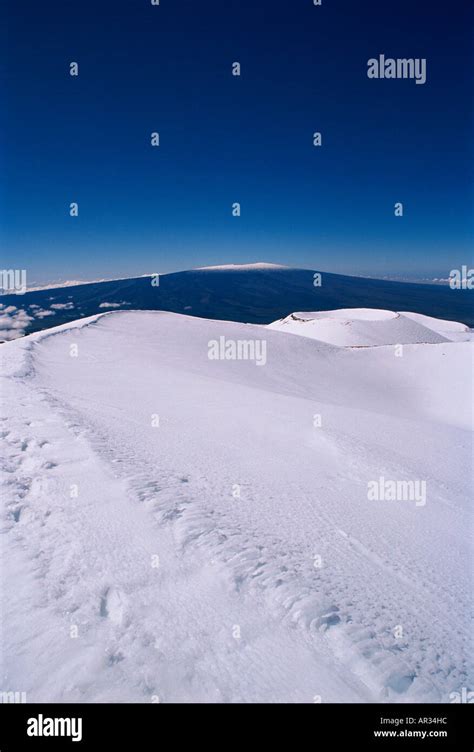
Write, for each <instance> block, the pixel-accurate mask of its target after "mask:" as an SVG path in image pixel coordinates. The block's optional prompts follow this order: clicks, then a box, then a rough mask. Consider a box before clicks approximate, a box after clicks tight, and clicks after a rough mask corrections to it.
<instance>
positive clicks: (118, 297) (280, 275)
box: [0, 262, 474, 340]
mask: <svg viewBox="0 0 474 752" xmlns="http://www.w3.org/2000/svg"><path fill="white" fill-rule="evenodd" d="M318 274H319V272H314V271H312V270H309V269H292V268H290V267H285V266H279V265H278V264H269V263H266V262H259V263H257V264H235V265H234V264H229V265H224V266H217V267H204V268H202V269H194V270H190V271H184V272H176V273H173V274H163V275H149V276H142V277H137V278H133V279H114V280H108V281H100V282H89V283H84V284H78V285H73V286H60V287H57V288H55V289H51V288H47V289H41V290H32V291H30V292H26V293H25V294H23V295H19V294H18V295H17V294H15V295H13V294H10V295H3V296H1V297H0V325H1V330H0V340H2V339H3V340H8V339H14V338H17V337H20V336H23V334H25V333H26V334H31V333H33V332H36V331H41V330H42V329H46V328H50V327H53V326H57V325H59V324H63V323H66V322H68V321H75V320H76V319H78V318H87V317H88V316H93V315H95V314H97V313H101V312H102V311H103V310H104V308H110V309H112V308H115V309H123V310H161V311H171V312H174V313H183V314H186V315H190V316H199V317H202V318H212V319H219V320H225V321H240V322H242V323H251V324H270V323H271V322H274V321H276V320H278V319H280V318H282V317H286V316H288V315H289V314H291V313H293V312H294V311H332V310H334V309H341V308H357V309H360V308H371V309H374V308H379V309H389V310H390V311H393V312H395V311H413V312H415V314H421V315H425V316H431V317H433V316H434V317H437V318H443V319H445V320H452V321H459V322H462V323H463V324H464V325H467V326H474V315H473V309H472V303H471V298H470V297H469V296H470V294H471V291H470V290H451V289H450V288H449V286H446V287H440V286H436V285H426V284H410V283H402V282H391V281H387V280H379V279H364V278H362V277H347V276H343V275H340V274H330V273H328V272H322V273H320V274H321V276H320V279H319V278H315V275H316V277H317V275H318ZM319 283H320V284H319ZM10 323H11V326H9V324H10ZM418 323H419V322H418ZM394 328H395V327H394Z"/></svg>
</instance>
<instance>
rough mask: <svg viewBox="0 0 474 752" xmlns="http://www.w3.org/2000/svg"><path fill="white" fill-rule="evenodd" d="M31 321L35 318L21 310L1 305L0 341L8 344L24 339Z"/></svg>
mask: <svg viewBox="0 0 474 752" xmlns="http://www.w3.org/2000/svg"><path fill="white" fill-rule="evenodd" d="M30 321H33V317H32V316H29V315H28V314H27V313H26V311H24V310H22V309H21V308H20V309H18V308H16V307H15V306H7V307H6V308H5V306H3V305H0V340H2V341H4V342H8V341H10V340H12V339H18V337H22V336H23V335H24V333H25V329H26V328H27V327H28V325H29V323H30Z"/></svg>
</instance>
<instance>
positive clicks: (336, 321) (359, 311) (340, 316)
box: [268, 308, 472, 347]
mask: <svg viewBox="0 0 474 752" xmlns="http://www.w3.org/2000/svg"><path fill="white" fill-rule="evenodd" d="M268 328H269V329H276V330H280V331H282V332H287V333H289V334H300V335H301V336H303V337H311V339H317V340H320V341H321V342H330V343H332V344H334V345H339V346H342V347H367V346H373V345H396V344H415V343H431V344H435V343H439V342H447V341H453V340H457V341H463V340H469V339H470V338H471V337H472V334H471V333H470V330H469V328H468V327H467V326H465V325H464V324H460V323H458V322H456V321H443V320H441V319H434V318H432V317H431V316H423V315H421V314H417V313H394V312H393V311H384V310H379V309H376V308H346V309H338V310H336V311H313V312H306V313H292V314H290V315H289V316H286V318H283V319H279V320H278V321H274V322H273V323H272V324H269V325H268Z"/></svg>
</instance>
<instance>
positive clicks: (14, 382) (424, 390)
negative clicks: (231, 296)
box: [0, 312, 473, 703]
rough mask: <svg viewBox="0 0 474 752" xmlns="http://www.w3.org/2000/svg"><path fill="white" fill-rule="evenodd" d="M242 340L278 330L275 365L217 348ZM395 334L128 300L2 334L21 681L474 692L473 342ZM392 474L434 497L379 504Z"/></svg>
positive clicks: (107, 690)
mask: <svg viewBox="0 0 474 752" xmlns="http://www.w3.org/2000/svg"><path fill="white" fill-rule="evenodd" d="M305 315H308V314H305ZM311 315H312V314H311ZM341 315H342V314H341ZM325 316H326V317H327V314H325ZM345 316H346V314H344V315H342V319H341V318H340V317H339V318H338V319H337V320H336V317H333V319H332V323H334V322H336V323H337V324H339V323H340V322H341V321H346V317H345ZM322 321H324V319H322ZM357 321H358V323H360V324H361V325H362V324H363V325H364V326H367V327H371V326H376V325H379V324H380V325H381V326H386V327H389V326H393V325H398V326H399V327H400V326H402V329H400V328H399V329H398V330H397V332H398V333H403V332H404V333H405V335H406V336H408V334H409V333H410V332H411V333H412V334H413V335H414V336H416V337H417V338H418V334H419V332H420V328H421V329H422V330H423V332H424V329H425V328H426V327H423V326H422V325H421V324H419V322H416V321H410V319H409V317H406V316H404V317H401V316H398V315H395V316H388V315H387V316H382V317H381V318H376V319H375V320H374V319H371V318H369V317H368V316H366V315H365V314H364V318H363V320H361V318H359V319H358V320H357ZM397 322H398V324H397ZM296 323H297V325H298V326H299V322H296ZM319 323H320V320H318V319H315V325H317V324H319ZM354 323H355V319H354ZM301 326H302V327H306V326H311V323H309V324H307V323H303V324H301ZM409 326H410V327H411V326H414V327H415V328H409ZM426 331H427V332H428V331H430V330H428V329H426ZM391 332H392V330H391V329H387V330H386V332H385V333H386V334H387V335H388V334H390V333H391ZM363 334H364V336H369V335H368V334H367V331H366V330H364V332H363ZM431 334H432V335H433V336H434V337H436V334H435V333H434V332H433V331H431ZM221 336H224V337H226V339H227V340H233V341H235V340H251V339H252V338H257V339H262V338H264V339H265V341H266V345H267V362H266V365H265V366H264V367H261V368H258V367H256V366H255V363H254V362H251V361H245V360H240V361H238V360H233V361H232V360H222V361H215V360H209V358H208V343H209V341H211V340H216V339H219V337H221ZM370 336H371V337H372V335H370ZM381 336H382V333H381V332H379V331H378V330H377V336H375V334H374V335H373V337H374V338H375V339H377V345H378V346H376V347H363V348H360V349H359V348H355V349H350V348H349V349H344V348H341V347H338V346H335V345H334V344H328V343H324V342H318V341H314V340H313V339H311V338H307V337H297V336H294V335H290V334H288V335H287V334H285V332H284V331H275V330H272V328H268V327H263V326H256V325H244V324H238V323H229V322H220V321H212V320H206V319H198V318H192V317H187V316H181V315H177V314H170V313H159V312H110V313H106V314H102V315H99V316H95V317H91V318H89V319H83V320H81V321H78V322H73V323H68V324H65V325H63V326H60V327H57V328H55V329H51V330H49V331H47V332H41V333H38V334H33V335H30V336H28V337H25V338H23V339H21V340H15V341H12V342H7V343H5V344H4V345H2V347H1V348H0V358H1V365H0V368H1V373H2V379H1V389H2V398H3V399H2V403H3V414H2V417H1V426H0V428H1V431H2V437H3V444H4V448H5V451H4V453H3V455H4V460H3V467H2V471H3V472H2V506H3V512H2V532H3V536H2V582H3V585H4V598H3V602H4V609H3V613H2V617H1V618H2V624H1V626H2V645H3V648H2V666H1V675H2V682H3V686H2V690H4V691H7V690H12V691H26V693H27V700H28V701H29V702H41V701H46V702H49V701H78V702H101V701H117V702H126V701H130V702H156V701H157V700H158V699H159V700H160V701H161V702H167V701H168V702H170V701H185V702H206V701H215V702H238V701H241V702H255V701H268V702H296V701H301V702H309V703H312V702H314V701H315V699H316V701H318V699H319V698H320V699H321V701H322V702H331V701H333V702H334V701H335V702H370V701H376V702H407V701H417V702H423V701H434V702H449V701H450V693H451V692H454V691H461V689H462V687H468V688H469V687H472V684H473V672H472V665H471V664H470V663H469V654H470V648H471V642H470V629H469V627H470V625H469V622H468V616H467V609H466V604H467V603H468V602H469V593H470V577H469V566H468V562H469V561H470V560H471V559H472V548H471V542H470V530H472V519H471V516H470V515H471V509H470V498H471V495H472V481H471V473H470V468H471V466H472V465H471V454H470V448H471V434H470V429H471V420H472V418H471V408H472V397H471V378H472V365H471V364H472V360H471V358H472V345H471V344H470V343H468V342H449V341H445V340H444V338H442V337H441V338H440V339H441V341H433V340H431V341H430V344H419V343H418V339H417V343H416V344H405V345H404V348H403V355H402V357H399V356H397V355H396V352H397V351H396V348H394V347H393V346H387V345H385V346H381V343H380V341H379V340H380V337H381ZM338 344H340V343H338ZM76 348H77V349H76ZM75 352H77V357H76V356H74V355H73V354H72V353H75ZM318 416H320V419H319V420H318V419H317V418H318ZM381 476H383V477H385V478H389V479H395V480H398V479H400V480H406V479H419V480H424V481H426V488H427V494H426V504H424V505H417V504H415V502H414V501H373V500H372V501H369V500H368V496H367V486H368V483H369V482H371V481H373V480H378V479H379V478H380V477H381ZM76 491H77V493H76Z"/></svg>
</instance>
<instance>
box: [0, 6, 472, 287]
mask: <svg viewBox="0 0 474 752" xmlns="http://www.w3.org/2000/svg"><path fill="white" fill-rule="evenodd" d="M469 5H470V3H469V2H468V1H467V0H464V1H463V2H461V0H459V1H458V2H456V1H454V2H453V0H451V2H450V3H442V2H432V1H431V2H429V1H428V0H416V2H415V1H414V0H398V1H397V2H390V3H389V2H384V1H383V0H339V1H337V0H323V5H322V6H321V7H314V6H313V4H312V0H240V2H239V1H238V0H225V1H224V0H161V4H160V6H159V7H154V6H152V5H151V3H150V0H129V1H128V2H126V1H125V0H95V2H92V0H81V2H77V1H74V2H67V1H66V0H57V1H56V2H51V0H42V1H41V2H35V1H33V0H22V1H21V2H19V0H7V2H4V3H3V5H2V8H3V10H2V15H4V14H8V17H9V20H8V21H7V25H6V29H5V28H4V30H3V31H2V46H4V47H5V49H6V57H5V58H4V60H3V62H2V68H1V82H2V89H3V93H2V99H3V105H4V106H3V107H2V110H5V109H6V110H7V112H8V115H7V117H6V121H4V123H3V126H2V143H1V146H2V148H1V158H2V175H3V177H2V178H1V180H0V189H1V194H0V199H1V207H2V216H3V220H2V226H1V235H0V240H1V244H2V261H1V264H2V268H10V267H12V268H26V269H27V270H28V277H29V281H30V282H31V280H48V279H71V278H73V279H77V278H79V279H86V278H89V279H90V278H96V277H116V276H122V275H123V276H127V275H133V274H141V273H146V272H154V271H159V272H164V271H169V270H177V269H185V268H189V267H193V266H201V265H206V264H218V263H229V262H248V261H257V260H266V261H273V262H277V263H283V264H289V265H297V266H306V267H310V268H316V269H323V270H327V271H336V272H342V273H350V274H373V275H380V276H383V275H385V274H399V275H402V276H410V275H414V276H424V275H426V276H439V275H441V276H448V274H449V271H450V269H452V268H454V267H459V266H460V265H461V264H471V263H472V256H471V255H470V252H469V246H470V244H471V242H472V219H471V218H470V215H471V208H470V205H471V201H472V190H471V188H470V184H471V179H472V167H471V165H472V147H471V140H472V110H471V105H470V101H471V91H472V47H473V44H472V37H471V35H472V27H471V28H470V25H471V23H472V19H471V20H470V19H469V17H468V6H469ZM2 25H3V24H2ZM380 53H384V54H385V55H386V56H392V57H425V58H427V83H426V84H424V85H416V84H415V82H414V81H412V80H388V81H387V80H385V81H382V80H378V81H375V80H369V79H368V78H367V75H366V71H367V60H368V59H369V58H371V57H376V56H378V55H379V54H380ZM236 60H237V61H240V62H241V64H242V76H241V77H240V78H235V77H233V76H232V75H231V64H232V62H233V61H236ZM70 61H77V62H78V63H79V65H80V75H79V77H78V78H72V77H71V76H70V75H69V63H70ZM152 131H159V133H160V137H161V146H160V147H159V148H155V149H154V148H152V147H151V146H150V133H151V132H152ZM313 131H321V132H322V134H323V146H322V148H314V147H313V146H312V133H313ZM71 201H77V202H78V203H79V211H80V216H79V217H78V218H77V219H72V218H70V217H69V214H68V207H69V204H70V202H71ZM234 201H240V202H241V204H242V216H241V217H240V218H238V219H237V218H233V217H232V216H231V205H232V203H233V202H234ZM396 201H402V202H403V203H404V207H405V216H404V217H403V218H395V217H394V214H393V205H394V203H395V202H396Z"/></svg>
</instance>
